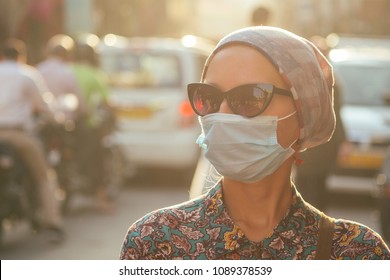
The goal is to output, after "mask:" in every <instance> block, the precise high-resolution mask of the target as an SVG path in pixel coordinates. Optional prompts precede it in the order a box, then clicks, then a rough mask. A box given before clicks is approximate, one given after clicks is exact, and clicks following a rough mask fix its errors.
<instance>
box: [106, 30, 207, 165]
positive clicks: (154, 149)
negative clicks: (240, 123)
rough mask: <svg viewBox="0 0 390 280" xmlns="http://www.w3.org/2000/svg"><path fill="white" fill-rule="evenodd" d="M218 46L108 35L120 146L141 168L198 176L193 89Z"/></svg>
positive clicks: (111, 97) (108, 61)
mask: <svg viewBox="0 0 390 280" xmlns="http://www.w3.org/2000/svg"><path fill="white" fill-rule="evenodd" d="M213 48H214V44H212V43H211V42H209V41H206V40H204V39H201V38H198V37H194V36H185V37H183V38H181V39H171V38H125V37H120V36H116V35H112V34H110V35H106V36H105V37H104V39H103V40H102V44H101V46H100V48H99V53H100V60H101V66H102V69H103V70H104V72H105V73H106V74H107V75H108V79H109V84H110V95H109V101H110V103H111V105H112V106H113V108H114V110H115V112H116V115H117V119H118V131H117V133H116V134H115V136H114V142H115V143H117V144H119V145H120V146H121V147H123V148H124V149H123V150H124V151H125V154H126V157H127V158H128V159H129V160H130V161H131V163H133V164H134V165H135V166H136V167H154V168H156V167H157V168H158V167H163V168H169V169H174V170H183V171H185V170H187V171H191V170H192V171H193V169H194V168H195V165H196V163H197V160H198V157H199V147H198V145H197V144H196V143H195V141H196V138H197V137H198V135H199V133H200V128H199V124H198V121H197V116H196V115H195V114H194V112H193V110H192V108H191V105H190V103H189V101H188V97H187V84H188V83H191V82H194V81H199V80H200V75H201V72H202V68H203V65H204V62H205V60H206V58H207V56H208V55H209V54H210V52H211V51H212V50H213Z"/></svg>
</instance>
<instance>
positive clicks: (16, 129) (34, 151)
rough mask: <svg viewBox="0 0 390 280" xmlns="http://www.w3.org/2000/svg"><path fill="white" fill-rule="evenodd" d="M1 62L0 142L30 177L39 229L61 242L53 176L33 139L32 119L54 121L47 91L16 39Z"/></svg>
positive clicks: (7, 46)
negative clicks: (39, 117)
mask: <svg viewBox="0 0 390 280" xmlns="http://www.w3.org/2000/svg"><path fill="white" fill-rule="evenodd" d="M1 54H2V57H3V59H2V60H1V61H0V139H1V140H5V141H7V142H9V143H10V144H11V145H12V146H13V147H14V148H15V150H16V151H17V152H18V154H19V155H20V156H21V158H22V159H23V160H24V162H25V163H26V165H27V166H28V169H29V171H30V172H31V173H32V175H33V177H34V179H35V182H36V185H37V191H38V197H39V199H40V201H39V206H40V208H41V209H42V213H43V217H42V221H41V223H42V228H43V229H45V230H48V231H49V232H50V233H51V234H52V235H53V236H52V237H51V238H53V241H56V242H59V241H62V240H63V238H64V230H63V220H62V216H61V213H60V207H59V201H58V200H57V199H56V198H55V194H54V191H55V189H56V187H57V184H56V180H55V176H53V175H50V174H51V173H50V170H49V167H48V165H47V162H46V158H45V155H44V152H43V148H42V143H40V141H39V139H38V138H37V137H36V135H34V124H35V115H36V114H37V113H40V114H42V115H44V116H45V117H46V118H47V119H48V120H53V116H52V114H51V111H50V110H49V109H48V107H47V104H46V103H45V102H44V99H43V96H44V95H47V92H48V89H47V87H46V84H45V82H44V80H43V78H42V76H41V74H40V73H39V72H38V71H37V70H36V69H35V68H33V67H31V66H28V65H26V63H25V62H26V46H25V44H24V42H22V41H20V40H18V39H9V40H7V41H6V42H5V44H4V46H2V48H1Z"/></svg>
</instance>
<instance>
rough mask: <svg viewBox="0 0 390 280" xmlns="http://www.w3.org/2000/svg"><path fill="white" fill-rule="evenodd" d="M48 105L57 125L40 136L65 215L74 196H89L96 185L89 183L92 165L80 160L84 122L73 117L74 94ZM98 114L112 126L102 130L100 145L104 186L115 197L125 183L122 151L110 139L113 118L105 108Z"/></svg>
mask: <svg viewBox="0 0 390 280" xmlns="http://www.w3.org/2000/svg"><path fill="white" fill-rule="evenodd" d="M51 106H52V110H53V112H54V113H55V119H56V123H55V124H54V125H51V126H46V128H45V130H44V131H42V132H41V134H42V136H43V139H44V142H45V147H46V152H47V156H48V162H49V164H50V165H51V166H52V167H53V168H54V169H55V171H56V173H57V178H58V182H59V184H60V196H61V199H62V208H63V211H64V212H66V211H68V210H69V207H70V206H69V205H70V202H71V199H72V197H73V196H74V195H76V194H80V195H87V196H89V195H91V194H93V193H94V192H95V189H94V187H95V186H93V185H92V184H91V182H92V178H91V174H89V173H88V172H87V171H86V169H87V167H88V166H87V165H88V164H93V162H86V160H85V159H83V158H82V155H83V152H84V151H83V149H84V148H85V147H83V146H82V145H80V142H81V141H80V140H81V137H83V131H84V129H85V122H86V121H85V120H83V119H75V118H74V117H73V116H74V115H75V114H74V112H75V111H76V110H77V108H78V103H77V98H76V97H75V95H73V94H71V93H69V94H66V95H64V96H61V97H58V98H56V100H55V104H51ZM98 113H99V112H98ZM100 115H101V118H102V122H107V123H108V124H107V125H106V126H111V128H110V129H106V130H105V135H104V136H102V137H101V141H100V144H101V148H102V152H103V153H104V159H105V160H104V171H103V172H104V174H105V176H106V185H107V188H108V191H109V193H110V195H111V197H113V198H114V197H115V196H116V194H117V193H118V192H119V190H120V188H121V187H122V185H123V184H124V180H125V178H126V174H125V171H124V170H125V167H126V165H127V162H126V159H125V158H124V157H123V152H122V151H121V148H120V147H119V146H117V145H116V144H115V142H114V141H113V140H112V139H113V138H112V134H113V132H114V129H113V128H112V126H113V125H114V124H113V123H111V122H112V119H111V118H112V115H111V114H110V112H107V111H106V110H105V109H101V112H100ZM102 127H104V125H102Z"/></svg>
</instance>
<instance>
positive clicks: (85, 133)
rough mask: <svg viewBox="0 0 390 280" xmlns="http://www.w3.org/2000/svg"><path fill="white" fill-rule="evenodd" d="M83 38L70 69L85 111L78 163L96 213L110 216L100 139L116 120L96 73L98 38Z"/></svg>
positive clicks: (102, 80)
mask: <svg viewBox="0 0 390 280" xmlns="http://www.w3.org/2000/svg"><path fill="white" fill-rule="evenodd" d="M84 37H85V38H80V39H79V40H78V41H76V47H75V61H74V63H73V65H72V70H73V72H74V73H75V75H76V77H77V81H78V82H79V85H80V87H81V89H82V94H83V96H84V98H85V100H86V102H87V108H88V115H87V118H86V119H85V122H84V123H83V127H82V129H81V130H80V137H79V139H80V144H81V145H82V147H83V149H82V151H83V153H82V154H81V161H82V164H83V166H84V167H85V169H86V172H87V174H88V175H89V178H91V185H92V187H93V188H94V189H95V190H96V192H95V195H96V201H97V206H98V209H99V210H100V211H101V212H103V213H111V212H113V210H114V208H115V207H114V204H113V202H112V201H111V199H110V197H109V194H108V189H107V180H106V179H107V178H106V176H105V175H106V174H105V168H104V162H105V158H104V154H105V153H104V148H103V145H102V139H103V137H104V136H105V135H106V134H107V133H110V129H112V128H113V126H114V122H115V120H114V119H113V113H112V110H111V108H110V106H109V104H108V85H107V82H106V77H105V75H104V73H103V72H102V71H100V69H99V61H98V56H97V53H96V50H95V47H96V46H95V45H94V43H95V44H98V43H99V38H98V37H97V36H96V35H93V34H85V35H84ZM91 42H92V43H91Z"/></svg>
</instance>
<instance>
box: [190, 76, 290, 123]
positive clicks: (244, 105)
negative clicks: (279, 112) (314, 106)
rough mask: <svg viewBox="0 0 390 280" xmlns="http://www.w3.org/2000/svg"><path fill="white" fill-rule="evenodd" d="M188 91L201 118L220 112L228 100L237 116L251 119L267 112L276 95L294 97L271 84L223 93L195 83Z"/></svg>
mask: <svg viewBox="0 0 390 280" xmlns="http://www.w3.org/2000/svg"><path fill="white" fill-rule="evenodd" d="M187 90H188V97H189V100H190V103H191V106H192V108H193V109H194V111H195V113H196V114H198V115H199V116H205V115H208V114H211V113H216V112H218V111H219V108H220V106H221V104H222V101H223V100H224V99H225V98H226V100H227V102H228V104H229V107H230V109H231V110H232V111H233V112H234V113H235V114H238V115H241V116H244V117H249V118H251V117H255V116H257V115H260V114H261V113H262V112H264V111H265V109H266V108H267V107H268V105H269V103H270V102H271V100H272V96H273V95H274V94H281V95H285V96H292V94H291V92H290V91H288V90H285V89H281V88H277V87H275V86H274V85H271V84H246V85H241V86H238V87H235V88H232V89H230V90H228V91H226V92H222V91H220V90H219V89H218V88H216V87H214V86H212V85H209V84H204V83H193V84H189V85H188V86H187Z"/></svg>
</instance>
